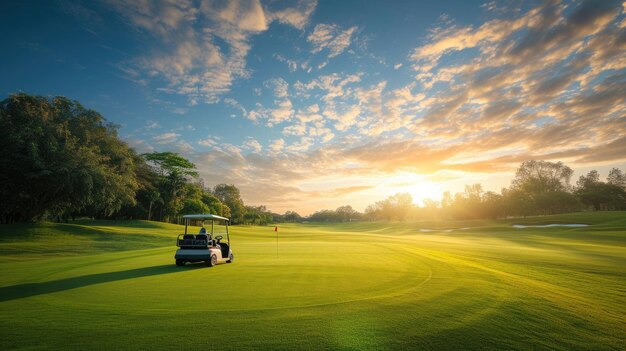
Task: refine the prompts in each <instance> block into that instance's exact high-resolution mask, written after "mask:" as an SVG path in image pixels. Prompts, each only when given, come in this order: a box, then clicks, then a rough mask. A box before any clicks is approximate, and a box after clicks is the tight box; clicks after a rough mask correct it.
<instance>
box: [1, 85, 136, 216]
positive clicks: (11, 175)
mask: <svg viewBox="0 0 626 351" xmlns="http://www.w3.org/2000/svg"><path fill="white" fill-rule="evenodd" d="M0 148H1V149H2V154H1V155H0V169H2V172H1V173H0V181H1V182H2V187H1V188H2V190H0V208H2V214H1V219H2V221H3V222H12V221H20V220H33V219H37V218H41V217H43V216H45V215H48V216H50V217H55V216H59V217H60V216H63V217H65V218H67V216H69V215H70V214H72V213H85V214H89V215H93V216H108V215H111V214H112V213H113V212H115V211H117V210H119V209H120V208H121V207H122V206H123V205H124V204H132V203H134V201H135V191H136V190H137V187H138V185H137V182H136V178H135V166H136V165H135V162H134V157H133V155H134V153H133V151H132V150H131V149H130V148H129V147H128V146H127V145H126V144H125V143H124V142H122V141H121V140H119V138H118V137H117V127H116V126H115V125H112V124H110V123H108V122H107V121H106V120H105V119H104V117H102V116H101V115H100V114H99V113H97V112H95V111H93V110H89V109H86V108H84V107H83V106H82V105H80V104H79V103H78V102H76V101H71V100H69V99H67V98H64V97H54V98H47V97H42V96H31V95H27V94H15V95H11V96H10V97H9V98H7V99H6V100H4V101H2V102H1V103H0Z"/></svg>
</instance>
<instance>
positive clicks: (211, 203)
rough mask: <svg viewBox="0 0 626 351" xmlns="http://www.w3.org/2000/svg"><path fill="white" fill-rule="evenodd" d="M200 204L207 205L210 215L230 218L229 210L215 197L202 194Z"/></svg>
mask: <svg viewBox="0 0 626 351" xmlns="http://www.w3.org/2000/svg"><path fill="white" fill-rule="evenodd" d="M202 202H204V204H205V205H207V207H208V208H209V209H208V212H209V213H212V214H216V215H218V216H222V217H226V218H230V216H231V214H230V208H228V206H227V205H226V204H224V203H223V202H221V201H220V200H219V199H218V198H217V197H215V195H213V194H212V193H209V192H204V193H203V194H202Z"/></svg>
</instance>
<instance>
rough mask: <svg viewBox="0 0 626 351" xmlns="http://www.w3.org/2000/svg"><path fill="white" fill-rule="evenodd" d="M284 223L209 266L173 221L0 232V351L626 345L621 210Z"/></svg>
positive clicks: (253, 232)
mask: <svg viewBox="0 0 626 351" xmlns="http://www.w3.org/2000/svg"><path fill="white" fill-rule="evenodd" d="M546 223H586V224H591V226H589V227H586V228H527V229H513V228H511V224H546ZM279 227H280V229H279V230H280V231H279V236H280V238H279V248H278V255H277V251H276V241H275V236H274V234H275V233H274V231H273V226H272V227H246V226H240V227H232V228H231V234H232V235H231V239H232V244H233V251H234V253H235V263H233V264H225V265H219V266H217V267H214V268H206V267H204V266H203V265H200V264H196V265H187V266H186V267H176V266H175V265H174V260H173V255H174V252H175V246H174V245H173V244H174V239H175V237H176V234H178V233H179V232H180V231H181V227H179V226H176V225H169V224H162V223H154V222H145V221H130V222H124V221H119V222H114V221H80V222H76V223H71V224H54V223H43V224H20V225H4V226H0V330H1V334H0V335H1V336H2V337H1V338H0V349H3V350H5V349H17V348H23V349H51V348H52V349H81V350H85V349H107V350H111V349H187V350H191V349H225V350H242V349H271V350H278V349H311V350H321V349H329V350H337V349H346V350H347V349H352V350H354V349H372V350H385V349H392V350H397V349H433V350H452V349H499V350H501V349H518V350H533V349H537V350H540V349H546V350H548V349H549V350H554V349H564V350H572V349H580V350H582V349H600V350H624V349H625V348H626V213H624V212H611V213H609V212H605V213H578V214H568V215H559V216H546V217H534V218H527V219H516V220H507V221H466V222H420V223H386V222H374V223H343V224H315V223H310V224H302V225H280V226H279ZM466 227H469V228H470V229H465V230H453V231H449V232H445V231H443V230H445V229H458V228H466ZM420 229H434V230H437V231H434V232H426V233H425V232H420Z"/></svg>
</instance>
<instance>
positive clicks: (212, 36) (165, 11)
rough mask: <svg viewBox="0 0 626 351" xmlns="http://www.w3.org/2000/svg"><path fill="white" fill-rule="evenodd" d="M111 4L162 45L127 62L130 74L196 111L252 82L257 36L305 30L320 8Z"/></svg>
mask: <svg viewBox="0 0 626 351" xmlns="http://www.w3.org/2000/svg"><path fill="white" fill-rule="evenodd" d="M107 3H108V4H109V5H110V6H111V7H112V8H113V9H115V10H116V11H117V12H119V13H120V14H121V15H122V16H123V18H125V19H126V21H127V22H128V24H129V25H130V26H132V27H135V28H137V29H138V30H139V31H140V32H141V33H143V34H144V35H148V36H150V37H152V38H153V39H156V43H157V44H156V45H155V47H154V48H153V49H152V53H151V54H149V55H146V56H142V57H137V58H134V59H132V60H130V61H128V62H125V63H124V64H123V65H122V66H123V67H124V68H123V69H124V71H126V72H137V73H138V72H141V74H142V75H143V76H144V77H146V78H144V79H142V81H144V82H145V81H146V79H147V80H148V81H150V82H152V83H153V84H155V85H158V86H159V88H158V89H157V91H159V92H163V93H169V94H180V95H185V96H187V98H188V99H189V103H190V104H191V105H195V104H197V103H199V102H205V103H216V102H218V101H219V100H220V98H221V97H222V96H223V95H224V94H226V93H228V92H230V90H231V87H232V85H233V82H234V81H235V80H237V79H243V78H248V77H249V76H250V72H249V70H248V69H247V68H246V57H247V55H248V52H249V51H250V48H251V44H250V40H251V38H252V37H253V36H254V35H256V34H258V33H261V32H263V31H265V30H267V29H268V27H269V25H270V23H271V22H272V21H278V22H280V23H284V24H287V25H291V26H294V27H296V28H298V29H302V28H303V27H304V26H305V25H306V23H307V22H308V19H309V17H310V15H311V13H312V12H313V10H314V9H315V6H316V3H315V2H299V3H297V4H295V6H293V7H282V8H280V9H275V10H273V9H272V8H271V6H270V7H269V8H264V7H263V6H262V5H261V3H260V2H259V1H258V0H233V1H228V2H222V1H200V2H195V1H186V0H180V1H178V0H176V1H174V0H164V1H158V2H151V1H141V2H130V3H129V2H126V1H122V0H108V1H107ZM220 41H223V43H225V45H221V44H219V42H220ZM133 79H135V80H137V78H133Z"/></svg>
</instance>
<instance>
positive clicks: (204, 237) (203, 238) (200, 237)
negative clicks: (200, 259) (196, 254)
mask: <svg viewBox="0 0 626 351" xmlns="http://www.w3.org/2000/svg"><path fill="white" fill-rule="evenodd" d="M202 241H204V244H208V243H209V237H208V236H207V235H206V234H198V235H196V242H197V244H200V245H202V243H201V242H202Z"/></svg>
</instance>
